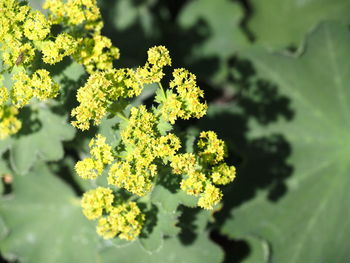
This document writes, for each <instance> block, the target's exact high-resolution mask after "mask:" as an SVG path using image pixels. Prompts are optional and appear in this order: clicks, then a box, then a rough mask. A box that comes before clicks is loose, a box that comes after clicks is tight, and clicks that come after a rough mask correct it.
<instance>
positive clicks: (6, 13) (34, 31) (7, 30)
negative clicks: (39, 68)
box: [0, 0, 50, 67]
mask: <svg viewBox="0 0 350 263" xmlns="http://www.w3.org/2000/svg"><path fill="white" fill-rule="evenodd" d="M0 14H1V16H0V43H1V45H0V51H1V53H2V54H1V56H2V59H3V64H4V66H5V67H6V66H7V67H13V66H14V65H19V64H25V65H27V64H29V63H30V62H32V60H33V58H34V53H35V51H34V47H33V45H32V44H31V42H28V40H36V39H40V38H43V37H45V36H46V35H47V34H48V32H49V31H50V24H49V22H48V21H47V20H46V19H45V17H44V16H43V15H41V14H40V13H39V12H35V11H31V10H30V7H28V6H27V5H20V4H19V2H18V1H16V0H3V1H0Z"/></svg>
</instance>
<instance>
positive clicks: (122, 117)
mask: <svg viewBox="0 0 350 263" xmlns="http://www.w3.org/2000/svg"><path fill="white" fill-rule="evenodd" d="M115 115H116V116H118V117H119V118H121V119H123V120H125V121H129V119H128V118H126V117H125V115H124V114H122V113H119V112H118V113H116V114H115Z"/></svg>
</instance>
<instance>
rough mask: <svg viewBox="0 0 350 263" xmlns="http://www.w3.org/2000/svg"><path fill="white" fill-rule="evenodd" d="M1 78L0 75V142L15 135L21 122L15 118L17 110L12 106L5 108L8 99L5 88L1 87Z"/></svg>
mask: <svg viewBox="0 0 350 263" xmlns="http://www.w3.org/2000/svg"><path fill="white" fill-rule="evenodd" d="M2 81H3V77H2V76H1V75H0V140H2V139H5V138H6V137H8V136H10V135H12V134H15V133H16V132H17V131H18V130H19V129H20V128H21V122H20V121H19V120H18V119H17V118H16V115H17V114H18V110H17V109H16V108H15V107H13V106H7V105H6V102H7V100H8V98H9V92H8V91H7V88H6V87H4V86H1V84H2Z"/></svg>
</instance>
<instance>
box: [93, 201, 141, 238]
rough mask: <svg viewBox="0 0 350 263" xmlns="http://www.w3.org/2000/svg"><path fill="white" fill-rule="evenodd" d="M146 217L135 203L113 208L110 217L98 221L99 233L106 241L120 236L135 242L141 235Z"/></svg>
mask: <svg viewBox="0 0 350 263" xmlns="http://www.w3.org/2000/svg"><path fill="white" fill-rule="evenodd" d="M143 222H144V215H143V214H142V213H141V210H140V209H139V207H138V206H137V204H136V203H135V202H127V203H123V204H121V205H118V206H115V207H113V208H111V210H110V213H109V215H108V216H106V217H103V218H101V219H100V220H99V221H98V225H97V233H98V234H99V235H101V236H102V237H103V238H105V239H110V238H113V237H115V236H118V237H119V238H121V239H126V240H134V239H135V238H136V237H137V236H138V235H139V234H140V233H141V229H142V225H143Z"/></svg>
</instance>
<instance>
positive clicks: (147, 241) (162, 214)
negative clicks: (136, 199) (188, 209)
mask: <svg viewBox="0 0 350 263" xmlns="http://www.w3.org/2000/svg"><path fill="white" fill-rule="evenodd" d="M153 208H154V209H153V211H152V210H151V211H150V213H149V215H147V214H146V217H149V218H148V220H150V221H149V223H150V228H151V229H150V230H148V229H147V228H148V227H147V225H145V226H144V232H146V234H145V235H144V236H141V237H140V244H141V245H142V247H143V248H144V249H145V250H146V251H148V252H150V253H153V252H155V251H159V250H160V249H162V246H163V243H164V237H165V236H167V237H169V236H175V235H177V234H178V233H179V231H180V229H179V228H178V227H177V226H176V224H177V223H178V215H179V213H175V212H167V211H165V210H164V209H163V208H162V206H154V207H153ZM152 213H153V216H152ZM146 222H147V218H146ZM147 232H149V233H147Z"/></svg>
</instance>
